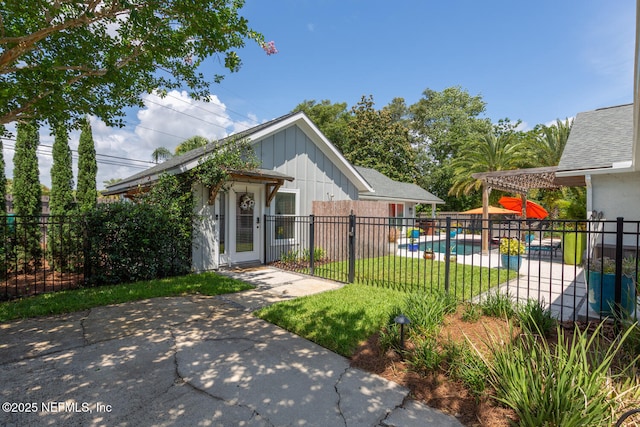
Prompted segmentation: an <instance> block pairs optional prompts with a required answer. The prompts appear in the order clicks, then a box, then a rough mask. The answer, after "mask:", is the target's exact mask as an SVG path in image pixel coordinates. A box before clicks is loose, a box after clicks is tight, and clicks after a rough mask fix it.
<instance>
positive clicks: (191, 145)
mask: <svg viewBox="0 0 640 427" xmlns="http://www.w3.org/2000/svg"><path fill="white" fill-rule="evenodd" d="M208 143H209V140H208V139H207V138H205V137H204V136H200V135H195V136H192V137H191V138H188V139H185V140H184V141H182V142H181V143H180V144H178V146H177V147H176V149H175V152H174V153H175V155H176V156H179V155H181V154H184V153H186V152H188V151H191V150H194V149H196V148H199V147H204V146H205V145H207V144H208ZM161 148H162V147H161ZM154 153H155V152H154Z"/></svg>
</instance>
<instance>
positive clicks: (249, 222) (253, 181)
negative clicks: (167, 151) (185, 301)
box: [103, 112, 444, 271]
mask: <svg viewBox="0 0 640 427" xmlns="http://www.w3.org/2000/svg"><path fill="white" fill-rule="evenodd" d="M232 137H233V138H235V139H244V138H247V139H248V140H249V141H250V142H251V144H252V146H253V148H254V151H255V154H256V156H257V157H258V159H259V161H260V162H261V167H260V169H257V170H254V171H249V172H248V171H235V173H233V174H232V182H231V183H230V186H229V189H228V191H226V192H219V193H217V194H212V192H211V190H210V189H208V188H204V186H203V185H202V184H198V183H196V184H194V188H193V191H194V194H195V196H196V209H197V213H198V215H200V216H201V217H202V219H203V221H202V223H201V227H200V228H199V229H198V230H197V233H196V236H195V237H194V245H193V264H194V265H193V268H194V270H195V271H204V270H211V269H217V268H219V267H220V266H221V265H235V264H241V263H255V262H262V261H264V257H265V254H264V248H265V245H266V244H270V243H271V242H264V239H265V238H266V237H265V236H266V235H267V234H268V235H269V236H273V235H274V233H273V232H271V233H264V232H262V231H261V226H264V221H262V219H263V218H264V215H283V216H307V215H310V214H313V213H315V212H314V211H313V206H314V203H313V202H335V203H339V202H343V201H360V200H366V201H367V202H369V203H370V201H375V202H377V203H382V204H384V205H383V209H382V210H381V211H380V212H385V213H388V215H387V214H385V216H398V217H404V216H407V215H406V214H413V212H415V205H416V204H417V203H429V204H432V207H433V206H435V204H440V203H444V202H443V201H442V200H441V199H439V198H437V197H435V196H433V195H432V194H431V193H429V192H427V191H425V190H423V189H421V188H420V187H418V186H416V185H413V184H405V183H399V182H396V181H393V180H390V179H389V178H387V177H385V176H384V175H382V174H380V173H378V172H376V171H374V170H372V169H367V168H356V167H354V166H353V165H352V164H351V163H349V162H348V161H347V160H346V159H345V158H344V157H343V156H342V154H340V152H339V151H338V150H337V148H336V147H335V146H334V145H333V144H332V143H331V142H330V141H329V140H328V139H327V138H326V137H325V136H324V135H323V134H322V132H320V130H318V128H317V127H316V126H315V125H314V124H313V123H312V122H311V120H310V119H309V118H308V117H307V116H306V115H305V114H304V113H303V112H298V113H291V114H287V115H285V116H282V117H279V118H277V119H275V120H272V121H269V122H267V123H264V124H261V125H259V126H256V127H254V128H251V129H248V130H246V131H243V132H241V133H238V134H235V135H233V136H232ZM222 142H224V140H222V141H218V142H217V143H213V144H209V145H207V146H206V147H201V148H198V149H195V150H192V151H190V152H188V153H185V154H184V155H182V156H178V157H174V158H172V159H169V160H167V161H166V162H164V163H161V164H159V165H156V166H154V167H152V168H150V169H148V170H146V171H144V172H141V173H138V174H136V175H133V176H131V177H129V178H126V179H124V180H122V181H120V182H118V183H116V184H113V185H111V186H109V187H108V188H107V190H106V191H105V192H103V194H105V195H112V194H123V195H126V194H133V193H135V192H137V191H139V189H140V188H141V187H146V186H149V185H152V184H153V183H154V182H155V181H156V180H157V179H158V177H159V176H160V175H161V174H162V173H169V174H180V173H184V172H187V171H189V170H191V169H193V168H194V167H196V166H197V165H198V162H199V160H200V159H202V158H204V157H205V156H207V154H208V153H210V152H211V151H212V150H215V149H216V147H217V145H218V144H219V143H222ZM356 206H357V205H356ZM355 210H356V211H357V209H355ZM356 213H357V212H356ZM261 221H262V222H263V224H261ZM294 238H295V236H294Z"/></svg>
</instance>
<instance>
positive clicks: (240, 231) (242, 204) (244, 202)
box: [236, 192, 256, 252]
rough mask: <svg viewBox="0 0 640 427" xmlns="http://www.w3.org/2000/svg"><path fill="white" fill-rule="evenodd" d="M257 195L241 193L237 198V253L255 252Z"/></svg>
mask: <svg viewBox="0 0 640 427" xmlns="http://www.w3.org/2000/svg"><path fill="white" fill-rule="evenodd" d="M255 200H256V198H255V194H254V193H253V192H245V193H239V194H237V196H236V252H253V250H254V249H255V248H254V235H253V233H254V226H253V221H254V219H253V214H254V210H255Z"/></svg>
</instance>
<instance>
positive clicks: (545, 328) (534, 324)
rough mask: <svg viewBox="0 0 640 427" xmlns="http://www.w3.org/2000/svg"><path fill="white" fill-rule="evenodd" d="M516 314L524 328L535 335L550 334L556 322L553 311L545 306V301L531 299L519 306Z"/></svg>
mask: <svg viewBox="0 0 640 427" xmlns="http://www.w3.org/2000/svg"><path fill="white" fill-rule="evenodd" d="M516 315H517V317H518V323H519V324H520V327H521V328H522V330H523V331H524V332H528V333H530V334H534V335H542V336H545V337H546V336H548V335H549V333H550V332H551V329H552V328H553V327H554V326H555V323H556V320H555V319H554V318H553V317H552V316H551V312H550V311H549V310H548V309H546V308H544V301H542V302H541V301H538V300H533V299H529V300H527V302H526V303H525V304H524V305H521V306H520V307H518V310H517V313H516Z"/></svg>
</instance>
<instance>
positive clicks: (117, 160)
mask: <svg viewBox="0 0 640 427" xmlns="http://www.w3.org/2000/svg"><path fill="white" fill-rule="evenodd" d="M2 139H3V140H6V141H12V142H13V144H6V145H5V144H3V146H4V148H6V149H8V150H12V151H15V139H10V138H2ZM36 152H37V153H39V154H41V155H44V156H53V146H51V145H46V144H39V145H38V148H37V149H36ZM71 156H72V158H73V159H75V160H77V159H78V150H71ZM105 157H106V159H103V158H105ZM112 159H113V160H112ZM96 162H97V163H101V164H104V165H110V166H125V167H132V168H138V169H147V168H149V167H150V166H154V165H155V163H154V162H152V161H149V160H138V159H131V158H127V157H120V156H112V155H109V154H99V153H96ZM134 162H135V163H134ZM136 163H138V164H136ZM139 163H143V164H144V165H142V164H139Z"/></svg>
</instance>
